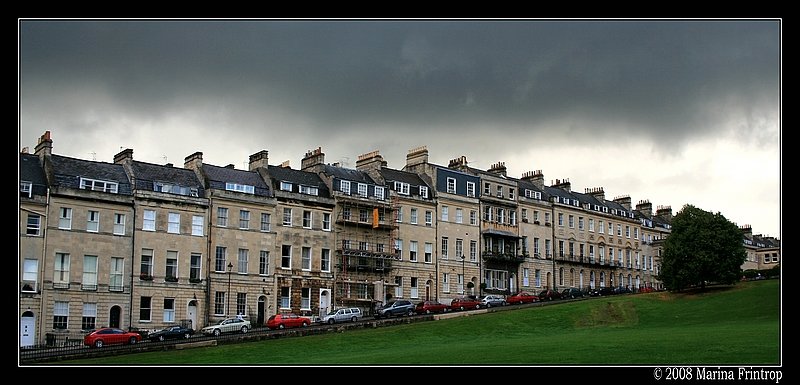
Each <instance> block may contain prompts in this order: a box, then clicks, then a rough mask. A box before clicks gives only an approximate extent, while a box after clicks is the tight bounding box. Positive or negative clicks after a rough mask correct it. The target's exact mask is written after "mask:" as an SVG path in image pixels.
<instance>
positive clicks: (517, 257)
mask: <svg viewBox="0 0 800 385" xmlns="http://www.w3.org/2000/svg"><path fill="white" fill-rule="evenodd" d="M481 257H483V259H484V260H485V261H495V262H514V263H522V262H524V261H525V255H524V254H517V253H513V252H501V251H499V250H491V251H490V250H486V251H483V252H482V253H481Z"/></svg>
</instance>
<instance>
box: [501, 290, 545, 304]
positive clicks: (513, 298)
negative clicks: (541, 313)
mask: <svg viewBox="0 0 800 385" xmlns="http://www.w3.org/2000/svg"><path fill="white" fill-rule="evenodd" d="M538 300H539V297H537V296H536V295H534V294H531V293H528V292H527V291H521V292H519V293H516V294H514V295H510V296H508V297H506V303H507V304H509V305H510V304H519V303H534V302H536V301H538Z"/></svg>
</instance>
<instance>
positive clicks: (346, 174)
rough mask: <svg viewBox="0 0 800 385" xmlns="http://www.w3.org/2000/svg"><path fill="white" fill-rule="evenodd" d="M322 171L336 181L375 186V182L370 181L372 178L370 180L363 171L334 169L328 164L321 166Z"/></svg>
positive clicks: (342, 168)
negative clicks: (341, 180)
mask: <svg viewBox="0 0 800 385" xmlns="http://www.w3.org/2000/svg"><path fill="white" fill-rule="evenodd" d="M322 170H323V172H325V173H326V174H328V175H330V176H332V177H334V178H337V179H343V180H349V181H354V182H361V183H370V184H376V183H375V181H374V180H372V178H370V177H369V175H368V174H367V173H366V172H363V171H359V170H354V169H351V168H344V167H335V166H331V165H329V164H326V165H323V166H322Z"/></svg>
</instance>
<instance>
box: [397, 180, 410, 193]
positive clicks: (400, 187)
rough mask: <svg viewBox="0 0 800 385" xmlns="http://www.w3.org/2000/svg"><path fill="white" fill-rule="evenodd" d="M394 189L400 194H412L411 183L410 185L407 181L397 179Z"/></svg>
mask: <svg viewBox="0 0 800 385" xmlns="http://www.w3.org/2000/svg"><path fill="white" fill-rule="evenodd" d="M394 189H395V191H397V193H398V194H400V195H410V194H411V193H410V191H411V185H409V184H408V183H405V182H398V181H395V182H394Z"/></svg>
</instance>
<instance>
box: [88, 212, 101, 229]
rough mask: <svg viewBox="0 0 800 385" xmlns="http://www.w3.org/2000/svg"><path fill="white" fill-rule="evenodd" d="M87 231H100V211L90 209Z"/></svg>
mask: <svg viewBox="0 0 800 385" xmlns="http://www.w3.org/2000/svg"><path fill="white" fill-rule="evenodd" d="M86 231H87V232H90V233H97V232H99V231H100V212H99V211H95V210H89V211H88V213H87V214H86Z"/></svg>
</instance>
